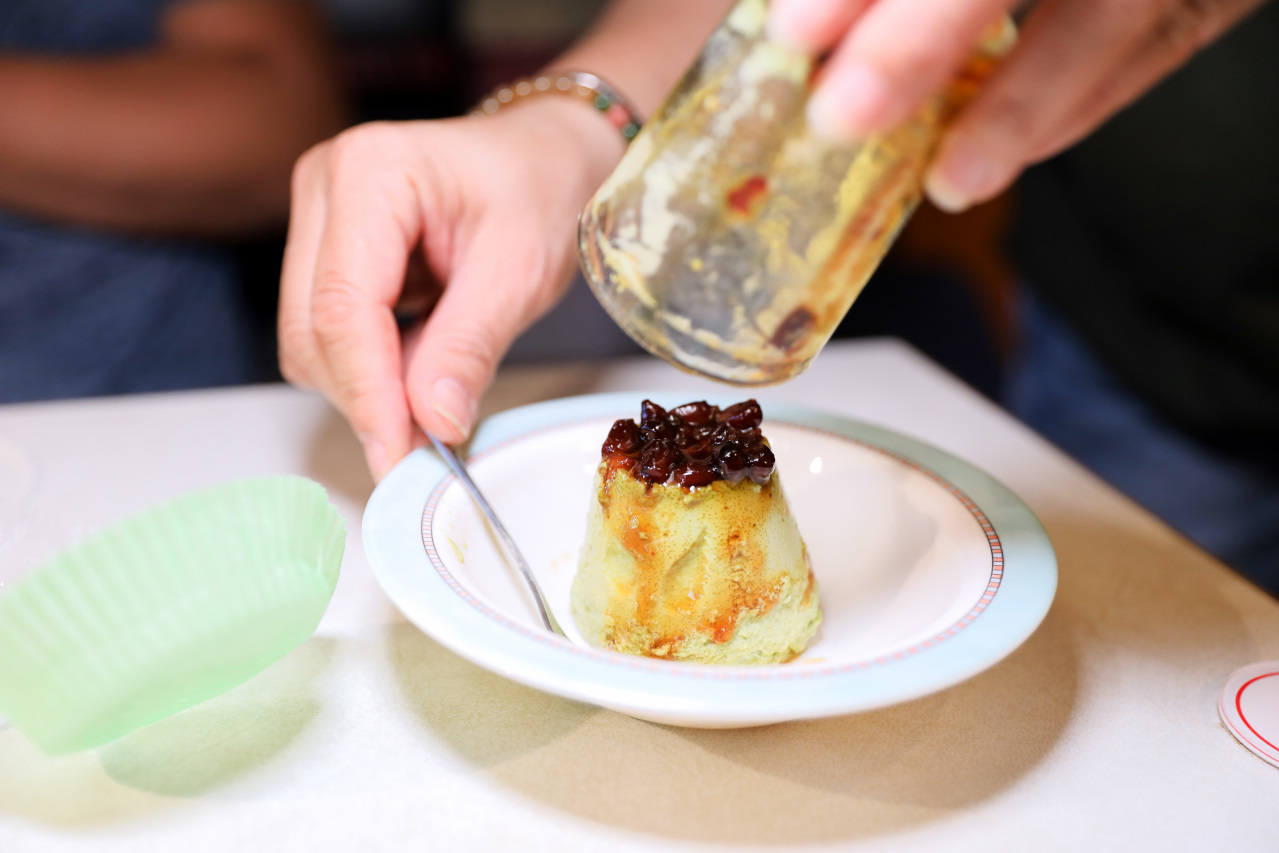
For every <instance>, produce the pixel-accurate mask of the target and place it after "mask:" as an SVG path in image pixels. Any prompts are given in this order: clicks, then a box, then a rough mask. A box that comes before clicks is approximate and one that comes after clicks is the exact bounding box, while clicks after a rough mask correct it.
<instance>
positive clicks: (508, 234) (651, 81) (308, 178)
mask: <svg viewBox="0 0 1279 853" xmlns="http://www.w3.org/2000/svg"><path fill="white" fill-rule="evenodd" d="M727 8H728V0H617V2H615V3H614V4H613V5H612V6H611V7H610V8H609V9H608V10H607V11H606V12H605V13H604V14H603V15H602V16H601V18H600V20H599V21H598V22H597V24H596V25H595V26H594V27H593V28H592V29H591V30H590V32H588V33H587V34H586V35H585V36H584V37H583V38H582V39H581V41H580V42H579V43H578V44H576V45H575V46H574V47H573V48H572V49H570V50H569V51H567V52H566V53H565V54H564V55H563V56H561V57H559V58H558V59H557V60H556V61H555V62H554V63H552V65H551V68H553V69H557V70H579V71H588V72H591V73H594V74H597V75H599V76H600V77H602V78H603V79H605V80H606V81H608V82H609V83H610V84H611V85H612V86H613V87H615V88H616V89H618V90H619V91H620V92H622V93H623V94H624V95H625V96H626V97H627V98H628V100H630V101H632V102H633V103H634V104H635V107H636V109H638V110H639V111H640V112H641V113H643V114H644V115H648V114H651V112H652V111H653V110H654V109H655V108H656V106H657V104H658V103H659V102H660V100H661V98H662V96H663V95H664V94H665V92H666V91H667V90H668V89H670V88H671V87H672V86H673V85H674V84H675V82H676V81H677V80H678V78H679V76H680V75H681V74H682V73H683V71H684V69H685V68H686V67H687V66H688V65H689V63H690V62H691V61H692V60H693V57H694V56H695V55H696V54H697V51H698V49H699V48H700V46H701V44H702V43H703V42H704V41H705V39H706V38H707V36H709V35H710V32H711V30H713V29H714V26H715V24H716V22H717V21H718V20H719V19H720V18H721V17H722V16H723V14H724V13H725V11H726V10H727ZM623 149H624V145H623V140H622V138H621V135H620V134H619V133H618V131H617V129H616V128H614V127H613V126H612V125H611V124H610V123H609V122H608V121H607V120H606V119H605V118H604V116H602V115H601V114H599V113H598V112H597V111H596V110H595V109H594V108H593V107H591V106H590V105H589V104H586V103H584V102H582V101H579V100H577V99H575V98H568V97H563V96H559V95H550V94H548V95H542V96H537V97H533V98H529V99H526V100H524V101H522V102H520V103H518V104H515V105H512V106H510V107H508V108H505V109H502V110H500V111H499V112H497V113H496V114H494V115H491V116H485V117H482V118H463V119H452V120H447V121H422V122H401V123H377V124H370V125H362V126H360V127H356V128H352V129H350V130H348V131H346V132H344V133H342V134H341V135H339V136H338V137H337V138H336V139H333V140H331V141H329V142H326V143H324V144H322V145H319V146H316V147H315V148H314V149H312V150H311V151H309V152H308V153H307V154H306V156H304V157H303V158H302V159H301V160H299V161H298V166H297V169H296V170H295V172H294V184H293V186H294V195H293V215H292V218H291V220H290V224H289V241H288V246H287V248H286V250H285V257H284V272H283V276H282V278H281V283H280V313H279V319H280V335H279V337H280V368H281V371H282V372H283V373H284V376H285V377H286V378H288V379H289V381H291V382H293V383H295V384H298V385H304V386H309V387H314V388H318V389H320V390H321V391H323V392H324V393H325V395H326V396H328V397H329V399H330V400H332V401H333V403H334V404H335V405H336V406H337V407H338V408H339V409H340V410H341V411H342V413H343V414H344V415H346V417H347V419H348V420H349V421H350V422H351V425H352V427H353V428H354V430H355V432H356V434H357V435H358V436H359V438H360V441H361V442H362V443H363V445H364V450H365V455H366V457H367V459H368V464H369V468H370V469H371V470H372V471H373V473H374V475H375V476H377V477H381V476H382V475H383V474H385V473H386V472H387V470H389V468H390V466H391V465H393V464H394V463H395V462H397V461H399V459H400V458H401V457H402V456H404V455H405V454H406V453H408V452H409V450H410V449H411V448H412V446H413V444H414V443H415V441H416V440H418V439H420V435H421V433H420V431H419V430H418V426H419V425H420V426H421V427H423V428H425V429H428V430H430V431H432V432H433V433H435V434H436V435H437V436H439V437H440V438H442V439H443V440H445V441H447V442H450V443H456V442H459V441H462V440H463V439H465V438H466V436H467V435H468V434H469V432H470V430H471V428H472V427H473V426H474V422H475V416H476V410H477V406H478V402H479V398H480V395H481V394H482V393H483V392H484V389H485V388H486V387H487V386H488V384H489V382H490V381H491V380H492V378H493V373H494V371H495V370H496V369H497V365H498V362H499V361H500V360H501V358H502V355H503V354H504V353H505V351H506V349H507V348H508V347H509V346H510V344H511V342H512V341H513V340H514V339H515V337H516V336H517V335H518V334H519V333H520V332H522V331H523V330H524V329H525V328H527V327H528V326H529V325H530V324H531V323H532V322H533V321H534V320H536V319H537V318H538V317H539V316H540V315H541V314H542V313H543V312H545V311H546V310H547V309H548V308H549V307H550V306H551V305H552V304H553V303H554V302H555V300H556V299H558V298H559V296H560V295H561V294H562V293H563V291H564V288H565V286H566V285H567V283H568V281H569V279H570V276H571V274H572V270H573V268H574V266H575V260H576V255H575V253H574V250H573V236H574V233H575V225H576V221H577V216H578V214H579V213H580V212H581V210H582V208H583V207H584V206H585V204H586V202H587V200H588V199H589V197H590V195H591V193H593V192H594V191H595V189H596V188H597V187H598V186H599V184H600V183H602V182H603V180H604V179H605V178H606V177H607V176H608V173H609V172H610V171H611V170H612V168H613V166H614V165H615V164H616V162H617V160H618V159H619V158H620V157H621V155H622V151H623ZM412 258H424V260H425V266H426V270H427V271H428V272H429V276H427V277H428V278H430V279H433V280H434V281H436V282H439V283H441V284H442V285H443V294H442V295H441V296H440V298H439V302H438V303H437V304H436V305H435V307H434V309H433V310H432V311H431V313H430V315H429V317H425V318H423V319H422V320H421V321H420V322H419V323H417V324H416V325H415V326H414V327H413V328H412V329H411V330H410V331H409V332H408V333H407V334H405V335H404V336H403V337H401V335H400V333H399V329H398V327H397V323H396V317H395V314H394V308H395V306H396V304H397V302H399V301H400V300H401V299H402V298H403V297H404V296H405V280H406V276H407V277H410V278H414V279H417V278H419V277H418V276H415V275H413V272H412V270H413V269H414V265H412V264H410V259H412Z"/></svg>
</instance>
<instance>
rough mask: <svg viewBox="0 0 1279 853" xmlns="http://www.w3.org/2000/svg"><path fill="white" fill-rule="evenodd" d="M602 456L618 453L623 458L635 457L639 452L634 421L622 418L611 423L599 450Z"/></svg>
mask: <svg viewBox="0 0 1279 853" xmlns="http://www.w3.org/2000/svg"><path fill="white" fill-rule="evenodd" d="M600 452H601V453H603V454H609V453H620V454H622V455H623V456H635V455H636V454H638V453H639V452H640V431H639V427H637V426H635V421H632V420H628V419H626V418H622V419H621V420H617V421H614V422H613V428H612V429H610V430H609V431H608V438H606V439H604V446H603V447H602V448H601V450H600Z"/></svg>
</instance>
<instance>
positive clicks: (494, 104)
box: [471, 71, 640, 142]
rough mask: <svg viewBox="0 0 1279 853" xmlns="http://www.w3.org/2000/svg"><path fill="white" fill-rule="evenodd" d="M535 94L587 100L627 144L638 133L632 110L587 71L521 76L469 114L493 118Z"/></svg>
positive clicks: (614, 91) (612, 90) (636, 119)
mask: <svg viewBox="0 0 1279 853" xmlns="http://www.w3.org/2000/svg"><path fill="white" fill-rule="evenodd" d="M536 95H571V96H573V97H576V98H580V99H581V100H583V101H586V102H587V103H589V104H590V105H591V106H593V107H595V109H597V110H599V111H600V112H601V113H602V114H603V115H604V118H606V119H608V121H609V123H610V124H612V125H613V126H614V127H616V128H617V130H618V132H619V133H621V134H622V138H623V139H625V140H626V141H627V142H630V141H631V140H632V139H634V138H635V134H637V133H639V130H640V120H639V117H638V116H637V115H636V113H635V110H633V109H631V107H630V105H629V104H627V103H626V101H625V100H624V99H623V98H622V96H621V95H620V94H618V92H617V90H616V89H614V88H613V87H612V86H610V85H608V84H607V83H605V82H604V81H603V80H601V79H600V78H599V77H598V76H596V75H594V74H590V73H588V72H586V71H563V72H560V73H558V74H540V75H538V76H536V77H521V78H520V79H518V80H516V81H515V82H513V83H509V84H507V85H505V86H501V87H500V88H498V89H495V90H494V91H493V93H492V94H490V95H489V96H488V97H486V98H484V99H483V100H482V101H480V103H479V105H478V106H476V108H475V109H474V110H472V111H471V115H492V114H493V113H495V112H497V111H498V110H500V109H502V108H503V107H505V106H508V105H510V104H513V103H515V102H516V101H520V100H523V99H524V98H530V97H534V96H536Z"/></svg>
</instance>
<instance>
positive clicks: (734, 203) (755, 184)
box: [727, 175, 768, 216]
mask: <svg viewBox="0 0 1279 853" xmlns="http://www.w3.org/2000/svg"><path fill="white" fill-rule="evenodd" d="M766 192H768V178H765V177H764V176H763V175H751V176H750V177H749V178H746V179H745V180H743V181H742V182H741V183H739V184H738V185H737V186H735V187H733V188H732V189H731V190H729V191H728V196H727V201H728V209H729V210H731V211H733V212H734V213H736V214H738V215H739V216H751V215H752V214H754V213H755V211H756V210H757V209H758V208H759V204H760V202H761V201H762V200H763V198H764V193H766Z"/></svg>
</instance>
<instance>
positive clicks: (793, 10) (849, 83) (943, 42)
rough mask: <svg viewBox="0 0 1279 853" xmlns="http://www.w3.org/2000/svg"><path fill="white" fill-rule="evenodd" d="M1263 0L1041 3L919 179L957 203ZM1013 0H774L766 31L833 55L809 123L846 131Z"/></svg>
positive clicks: (855, 133)
mask: <svg viewBox="0 0 1279 853" xmlns="http://www.w3.org/2000/svg"><path fill="white" fill-rule="evenodd" d="M1262 2H1263V0H1041V2H1038V3H1036V4H1035V5H1034V7H1033V8H1032V9H1031V11H1030V13H1029V14H1028V16H1027V17H1026V19H1025V21H1024V23H1023V25H1022V27H1021V34H1020V39H1019V41H1018V44H1017V46H1016V47H1015V48H1014V50H1013V52H1012V54H1011V55H1010V56H1009V57H1008V59H1007V60H1006V61H1005V62H1004V64H1003V65H1002V66H1001V67H1000V68H999V69H998V70H997V71H996V72H995V74H994V76H992V77H991V79H990V80H989V81H988V82H987V83H986V85H985V87H984V88H983V89H982V91H981V92H980V93H979V94H978V95H977V97H976V98H975V99H974V100H973V101H972V102H971V103H970V104H969V105H968V106H967V107H966V108H965V109H964V110H963V111H962V112H961V114H960V115H959V117H958V118H957V119H956V121H955V123H954V124H953V125H952V126H951V128H950V130H949V131H948V132H947V134H946V136H945V138H944V139H943V140H942V143H941V147H940V149H939V151H938V155H937V158H936V160H935V161H934V163H933V165H932V168H931V169H930V171H929V174H928V176H927V179H926V181H925V187H926V189H927V192H928V195H929V197H930V198H931V199H932V200H933V202H934V203H935V204H936V205H937V206H938V207H941V208H943V209H946V210H951V211H958V210H962V209H964V208H966V207H968V206H970V205H972V204H975V203H977V202H981V201H985V200H987V199H989V198H991V197H993V196H995V195H997V194H998V193H999V192H1001V191H1002V190H1003V189H1005V188H1006V187H1007V186H1008V185H1009V184H1011V183H1012V181H1013V180H1014V179H1015V178H1016V177H1017V175H1018V174H1019V173H1020V172H1021V170H1022V169H1023V168H1025V167H1026V166H1028V165H1030V164H1032V163H1034V162H1037V161H1039V160H1042V159H1045V158H1047V157H1049V156H1051V155H1053V154H1055V153H1057V152H1058V151H1061V150H1062V149H1064V148H1066V147H1068V146H1070V145H1071V144H1073V143H1075V142H1076V141H1078V140H1079V139H1081V138H1082V137H1084V136H1086V135H1087V134H1088V133H1089V132H1091V131H1092V130H1093V129H1094V128H1096V127H1097V126H1098V125H1100V124H1101V123H1102V122H1103V121H1105V120H1106V119H1107V118H1108V117H1109V116H1111V115H1112V114H1114V113H1115V112H1117V111H1118V110H1119V109H1121V108H1122V107H1123V106H1125V105H1126V104H1128V103H1129V102H1130V101H1132V100H1134V99H1135V98H1136V97H1137V96H1139V95H1140V94H1142V93H1143V92H1145V91H1146V89H1148V88H1150V87H1151V86H1153V85H1154V84H1155V83H1156V82H1158V81H1159V80H1160V79H1161V78H1162V77H1163V76H1164V75H1166V74H1168V73H1169V72H1170V71H1172V70H1173V69H1175V68H1176V67H1178V66H1179V65H1181V64H1182V63H1183V62H1185V61H1186V60H1187V59H1189V58H1190V57H1191V56H1192V55H1193V54H1194V53H1195V52H1196V51H1197V50H1198V49H1199V48H1201V47H1203V46H1204V45H1206V44H1208V43H1209V42H1211V41H1212V40H1213V39H1215V38H1216V37H1217V36H1219V35H1221V34H1222V33H1223V32H1225V31H1226V30H1227V29H1228V28H1229V27H1230V26H1231V25H1233V24H1234V23H1236V22H1237V21H1239V20H1240V19H1241V18H1243V17H1244V16H1245V15H1246V14H1247V13H1248V12H1250V11H1252V10H1253V9H1255V8H1257V7H1258V6H1260V5H1261V3H1262ZM1018 5H1020V4H1019V3H1018V2H1016V0H774V2H773V5H772V8H771V12H770V21H769V26H770V32H771V33H772V35H773V37H774V38H777V39H778V40H780V41H782V42H785V43H787V44H791V45H793V46H795V47H798V48H800V49H802V50H805V51H807V52H809V53H812V54H824V53H827V52H830V57H829V59H828V61H827V63H826V66H825V68H824V70H823V72H822V77H821V79H820V81H819V83H818V85H817V88H816V90H815V91H814V93H813V96H812V98H811V99H810V101H809V121H810V122H811V123H812V125H813V126H814V128H816V129H817V130H818V131H819V132H821V133H823V134H825V135H827V136H831V137H834V138H842V139H855V138H857V137H861V136H864V135H866V134H867V133H870V132H874V131H877V130H882V129H885V128H887V127H890V126H892V125H893V124H895V123H897V122H899V121H901V120H902V119H904V118H905V117H906V116H907V115H908V114H909V113H910V112H911V111H912V110H913V109H914V108H915V107H916V106H918V105H919V104H920V103H921V102H922V101H923V100H924V99H925V98H926V97H927V96H928V95H929V94H930V93H932V92H936V91H938V90H939V89H941V88H942V87H943V86H944V85H945V82H946V80H947V78H948V77H949V76H950V75H951V74H953V73H954V72H955V70H956V69H957V68H958V67H959V65H960V63H961V62H962V60H963V59H964V57H965V56H966V55H967V54H968V53H969V51H970V50H971V49H972V47H973V45H975V44H976V43H977V41H978V38H979V37H980V34H981V31H982V29H983V28H984V27H985V26H986V25H987V24H989V23H990V22H991V21H993V20H995V19H996V18H997V16H999V15H1000V14H1003V13H1006V12H1008V11H1009V10H1010V9H1012V8H1013V7H1015V6H1018Z"/></svg>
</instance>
